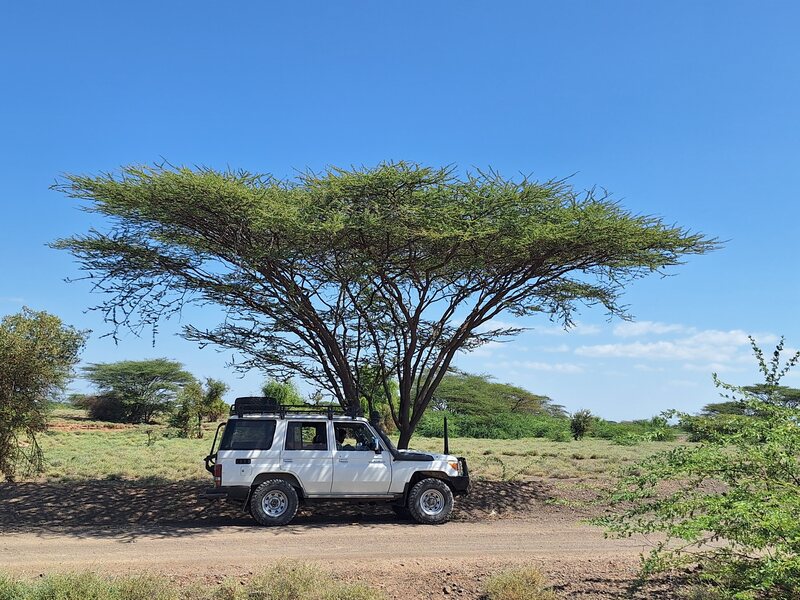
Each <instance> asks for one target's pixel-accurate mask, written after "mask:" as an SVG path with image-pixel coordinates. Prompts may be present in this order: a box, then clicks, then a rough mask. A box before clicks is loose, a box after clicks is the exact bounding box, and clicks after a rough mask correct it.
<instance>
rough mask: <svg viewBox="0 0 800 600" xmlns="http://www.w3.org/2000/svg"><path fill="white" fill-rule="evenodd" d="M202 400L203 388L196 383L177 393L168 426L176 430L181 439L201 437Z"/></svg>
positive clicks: (203, 397)
mask: <svg viewBox="0 0 800 600" xmlns="http://www.w3.org/2000/svg"><path fill="white" fill-rule="evenodd" d="M204 400H205V395H204V393H203V387H202V386H201V385H200V384H199V383H198V382H196V381H192V382H190V383H187V384H186V385H184V386H183V388H182V389H181V390H180V391H179V392H178V397H177V399H176V401H175V406H174V408H173V411H172V414H171V415H170V419H169V424H170V425H171V426H172V427H175V428H177V429H178V432H179V434H180V436H181V437H191V436H194V437H197V438H202V437H203V416H204V413H203V409H204Z"/></svg>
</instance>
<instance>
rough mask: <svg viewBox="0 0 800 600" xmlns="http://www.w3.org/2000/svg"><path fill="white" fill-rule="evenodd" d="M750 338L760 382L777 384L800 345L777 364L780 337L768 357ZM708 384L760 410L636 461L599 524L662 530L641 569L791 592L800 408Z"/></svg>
mask: <svg viewBox="0 0 800 600" xmlns="http://www.w3.org/2000/svg"><path fill="white" fill-rule="evenodd" d="M751 344H752V347H753V352H754V353H755V356H756V359H757V361H758V365H759V368H760V370H761V373H762V374H763V375H764V378H765V387H766V389H767V390H768V391H769V390H770V389H778V388H779V382H780V380H781V378H782V377H783V376H784V375H785V374H786V373H787V372H788V370H789V369H790V368H792V367H793V366H795V365H796V364H797V362H798V361H800V352H798V353H796V354H794V355H793V356H792V357H791V358H790V359H789V360H788V361H786V362H785V363H784V364H782V363H781V353H782V351H783V348H784V342H783V340H781V342H780V343H779V344H778V346H777V348H776V350H775V352H774V353H773V355H772V359H771V360H770V361H769V362H768V361H766V360H765V359H764V356H763V354H762V352H761V350H760V349H759V348H758V346H756V344H755V342H754V341H753V340H752V338H751ZM714 382H715V384H716V385H717V387H719V388H721V390H723V391H722V393H721V395H722V396H723V398H726V399H729V400H737V399H738V401H741V402H744V403H745V405H746V406H747V407H748V409H749V410H751V411H752V412H753V414H758V415H759V417H758V418H748V419H744V420H741V421H739V423H738V427H736V428H714V427H712V428H709V429H707V430H705V431H704V437H703V439H702V440H701V441H700V442H699V444H698V445H696V446H679V447H677V448H674V449H672V450H670V451H667V452H661V453H658V454H655V455H653V456H651V457H649V458H646V459H645V460H643V461H640V462H639V463H637V464H636V465H634V466H633V467H631V468H630V469H628V470H627V471H626V472H625V474H624V476H623V477H622V478H621V480H620V481H619V483H618V484H617V486H616V489H615V490H614V492H613V493H612V495H611V497H610V498H609V501H610V504H611V510H610V512H609V515H608V516H606V517H604V518H601V519H597V520H596V522H597V523H599V524H601V525H605V526H606V527H607V528H608V529H609V530H610V531H611V532H612V533H615V534H617V535H620V536H629V535H632V534H635V533H645V534H648V533H660V534H662V536H663V538H664V539H663V541H662V542H661V543H659V544H658V545H657V546H656V548H655V549H654V550H653V551H652V552H651V553H650V554H649V556H647V557H646V559H645V561H644V562H643V575H644V576H647V575H650V574H652V573H655V572H659V571H666V570H669V569H671V568H676V567H686V566H687V565H693V564H694V565H696V566H698V567H699V568H698V569H693V570H691V571H690V573H691V575H690V576H691V577H694V578H695V579H697V580H698V581H696V583H698V584H701V585H702V584H711V589H713V590H715V593H718V594H717V595H718V597H721V598H736V599H739V600H749V599H756V598H798V597H800V521H799V520H798V518H797V516H798V515H800V485H798V482H800V409H798V408H795V407H789V406H785V405H780V404H777V403H774V402H770V401H769V394H767V397H766V398H764V397H763V395H756V394H753V393H752V392H749V391H748V390H746V389H745V388H741V387H736V386H733V385H730V384H727V383H724V382H722V381H720V380H719V379H717V377H716V376H714ZM762 389H763V388H762ZM676 414H677V413H676ZM679 417H680V418H681V420H682V421H686V420H691V419H692V417H690V416H689V415H683V414H679ZM616 511H619V512H616Z"/></svg>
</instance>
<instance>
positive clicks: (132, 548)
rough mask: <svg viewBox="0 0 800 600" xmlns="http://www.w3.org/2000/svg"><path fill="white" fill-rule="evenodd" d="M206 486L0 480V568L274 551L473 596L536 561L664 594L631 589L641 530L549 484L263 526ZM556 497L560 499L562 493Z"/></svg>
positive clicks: (414, 590)
mask: <svg viewBox="0 0 800 600" xmlns="http://www.w3.org/2000/svg"><path fill="white" fill-rule="evenodd" d="M202 488H203V483H196V482H174V481H107V480H98V481H80V482H55V483H54V482H47V483H2V484H0V565H2V567H0V568H2V570H3V571H7V572H11V573H17V574H21V575H29V576H36V575H39V574H40V573H49V572H52V571H65V570H86V569H88V570H97V571H102V572H109V573H128V572H142V571H146V572H159V573H163V574H166V575H168V576H171V577H173V578H175V579H176V580H179V581H184V580H186V581H188V580H193V579H198V578H201V579H205V580H208V581H209V582H214V581H219V580H222V579H224V578H225V577H231V576H232V577H236V578H240V579H242V580H245V579H247V578H248V577H249V576H251V575H252V574H253V573H255V572H257V571H258V570H259V567H263V566H265V565H269V564H272V563H274V562H276V561H279V560H282V559H290V560H299V561H302V562H308V563H314V564H319V565H320V567H321V568H324V569H327V570H330V571H331V572H333V573H335V574H336V575H337V576H339V577H342V578H344V579H348V580H362V581H365V582H368V583H370V584H372V585H374V586H376V587H378V588H381V589H383V590H385V592H386V594H387V596H388V597H389V598H397V599H401V598H402V599H417V598H418V599H422V598H439V597H442V598H453V597H458V598H472V599H475V598H480V597H481V593H482V592H481V590H482V586H483V583H484V582H485V580H486V578H487V577H489V576H490V575H491V574H493V573H496V572H498V571H500V570H502V569H504V568H508V567H511V566H515V565H522V564H525V565H534V566H537V567H539V568H540V569H541V570H542V571H543V572H544V573H546V574H547V575H548V576H549V577H550V580H551V581H552V583H553V585H554V587H555V588H556V589H557V590H558V591H559V592H560V594H561V595H562V596H563V597H565V598H622V597H635V598H671V597H673V595H672V593H671V590H670V584H669V582H663V583H662V584H661V585H660V586H658V587H657V588H649V589H647V590H640V591H632V590H630V589H629V588H630V585H631V584H632V582H633V581H634V577H635V573H636V567H637V564H638V556H639V554H640V553H641V552H642V551H647V550H648V549H649V548H650V547H651V546H652V543H651V542H649V541H648V540H646V539H644V538H630V539H624V540H613V539H605V538H604V537H603V534H602V531H600V530H598V529H597V528H594V527H591V526H589V525H586V524H585V523H584V522H583V519H584V518H585V517H586V516H587V514H588V513H587V512H586V511H585V510H578V509H575V508H571V507H570V506H568V505H565V504H564V503H562V502H555V503H554V502H553V500H556V499H557V498H556V494H555V492H554V489H555V488H553V487H552V486H551V484H550V483H549V482H547V481H526V482H514V483H505V482H476V483H475V486H474V490H473V493H472V494H470V496H468V497H467V498H459V499H458V501H457V502H458V509H457V512H456V513H455V515H454V518H453V520H452V521H451V522H450V523H447V524H445V525H441V526H438V527H431V526H422V525H417V524H414V523H411V522H402V521H398V520H397V518H396V517H395V515H394V513H392V512H391V511H390V510H388V509H387V507H386V506H383V505H373V506H370V505H331V504H324V505H317V506H314V507H310V508H304V509H303V510H302V511H301V513H300V514H299V515H298V517H297V518H296V519H295V521H294V522H293V523H292V524H291V525H289V526H287V527H283V528H261V527H258V526H256V525H255V524H254V522H253V521H252V519H251V518H250V517H249V515H247V514H245V513H243V512H242V511H241V510H240V507H239V506H238V505H234V504H225V503H211V502H209V501H207V500H202V499H200V498H198V493H199V492H200V491H201V489H202ZM562 500H563V498H562Z"/></svg>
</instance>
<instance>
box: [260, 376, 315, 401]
mask: <svg viewBox="0 0 800 600" xmlns="http://www.w3.org/2000/svg"><path fill="white" fill-rule="evenodd" d="M261 393H262V394H264V395H265V396H267V397H269V398H272V399H274V400H275V401H276V402H277V403H278V404H286V405H288V406H302V405H303V404H305V400H303V397H302V396H301V395H300V392H298V391H297V388H296V387H295V385H294V383H293V382H292V381H291V380H289V381H283V382H281V381H275V380H274V379H270V380H269V381H267V382H266V383H265V384H264V385H263V386H261Z"/></svg>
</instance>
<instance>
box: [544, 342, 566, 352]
mask: <svg viewBox="0 0 800 600" xmlns="http://www.w3.org/2000/svg"><path fill="white" fill-rule="evenodd" d="M539 350H541V351H542V352H561V353H563V352H569V346H568V345H567V344H557V345H555V346H542V347H540V348H539Z"/></svg>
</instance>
